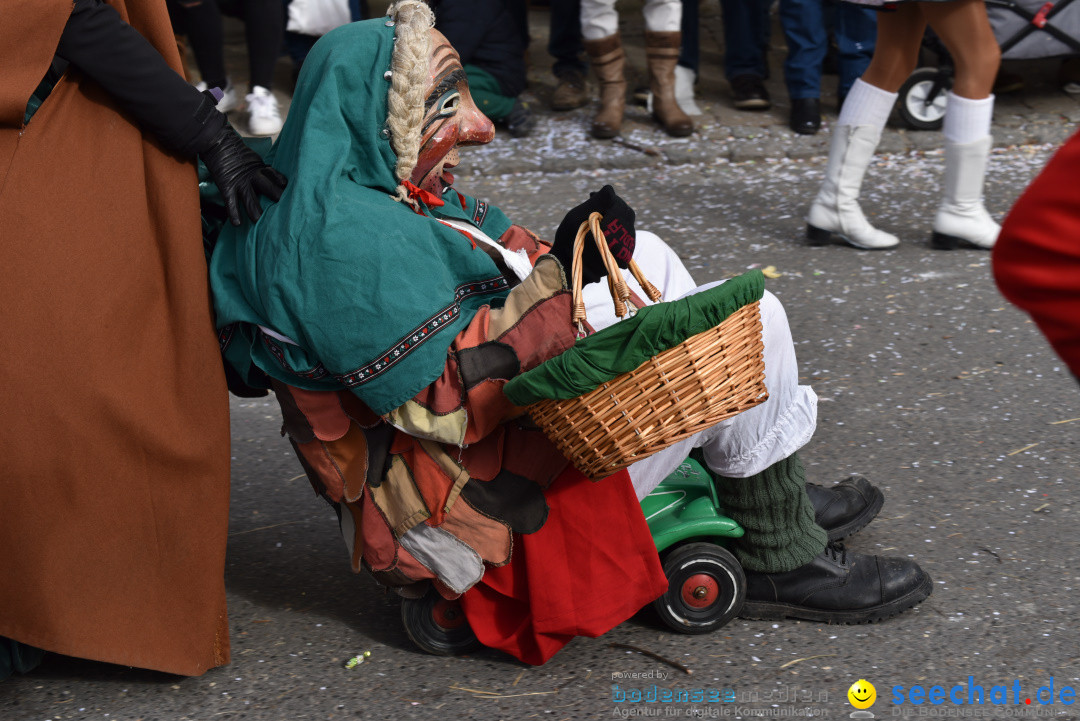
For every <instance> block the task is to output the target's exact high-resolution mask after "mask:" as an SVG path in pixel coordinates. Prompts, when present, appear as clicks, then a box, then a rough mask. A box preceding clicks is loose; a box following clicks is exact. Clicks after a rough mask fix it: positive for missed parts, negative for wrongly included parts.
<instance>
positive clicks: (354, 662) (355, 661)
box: [345, 651, 371, 668]
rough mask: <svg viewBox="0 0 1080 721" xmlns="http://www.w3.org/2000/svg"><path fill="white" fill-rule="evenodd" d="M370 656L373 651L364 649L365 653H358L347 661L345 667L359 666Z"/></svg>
mask: <svg viewBox="0 0 1080 721" xmlns="http://www.w3.org/2000/svg"><path fill="white" fill-rule="evenodd" d="M370 657H371V651H364V652H363V653H358V654H356V655H355V656H353V657H352V658H350V659H349V660H348V661H346V662H345V668H356V667H357V666H359V665H360V664H362V663H363V662H364V660H365V659H367V658H370Z"/></svg>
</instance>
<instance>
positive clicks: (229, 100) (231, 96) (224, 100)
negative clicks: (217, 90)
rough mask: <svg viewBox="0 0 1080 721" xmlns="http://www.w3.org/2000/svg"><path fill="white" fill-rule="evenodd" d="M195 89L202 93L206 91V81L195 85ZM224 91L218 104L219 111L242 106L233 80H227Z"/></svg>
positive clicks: (222, 111)
mask: <svg viewBox="0 0 1080 721" xmlns="http://www.w3.org/2000/svg"><path fill="white" fill-rule="evenodd" d="M195 89H196V90H198V91H199V92H200V93H204V92H206V83H204V82H201V81H200V82H199V83H197V84H196V85H195ZM223 93H224V94H223V95H222V96H221V100H219V101H218V104H217V109H218V112H221V113H227V112H229V111H230V110H235V109H236V108H237V107H239V106H240V96H238V95H237V94H236V88H234V87H233V84H232V82H231V81H229V82H227V84H226V85H225V90H224V91H223Z"/></svg>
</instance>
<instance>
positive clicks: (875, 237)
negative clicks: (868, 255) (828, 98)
mask: <svg viewBox="0 0 1080 721" xmlns="http://www.w3.org/2000/svg"><path fill="white" fill-rule="evenodd" d="M879 140H881V128H879V127H877V126H875V125H837V126H836V127H835V129H834V130H833V137H832V145H831V146H830V147H829V164H828V166H826V168H825V182H824V183H822V185H821V190H819V191H818V194H817V197H816V198H814V203H813V205H811V206H810V213H809V214H808V215H807V217H806V223H807V225H806V237H807V239H808V240H809V241H810V243H811V244H812V245H825V244H826V243H828V242H829V238H830V236H831V234H832V233H836V234H837V235H839V236H840V237H841V238H843V239H844V240H845V241H847V242H848V243H849V244H851V245H853V246H855V247H856V248H863V249H866V250H879V249H883V248H892V247H895V246H896V245H897V244H898V243H899V242H900V241H899V240H898V239H897V238H896V236H895V235H892V234H891V233H886V232H885V231H883V230H878V229H877V228H875V227H874V226H872V225H870V222H869V221H868V220H867V219H866V217H865V216H864V215H863V212H862V209H861V208H860V207H859V189H860V188H861V187H862V181H863V176H864V175H865V174H866V168H867V167H868V166H869V165H870V160H871V159H872V158H873V157H874V151H875V150H876V149H877V145H878V141H879Z"/></svg>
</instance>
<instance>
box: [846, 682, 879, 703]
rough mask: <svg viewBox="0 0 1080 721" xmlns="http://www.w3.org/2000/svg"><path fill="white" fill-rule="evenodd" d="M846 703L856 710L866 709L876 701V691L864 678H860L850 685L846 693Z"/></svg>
mask: <svg viewBox="0 0 1080 721" xmlns="http://www.w3.org/2000/svg"><path fill="white" fill-rule="evenodd" d="M847 697H848V701H850V702H851V705H852V706H854V707H855V708H857V709H868V708H870V707H871V706H873V705H874V702H875V701H877V689H875V688H874V684H872V683H870V682H869V681H867V680H866V679H864V678H860V679H859V680H858V681H856V682H855V683H853V684H851V688H849V689H848V692H847Z"/></svg>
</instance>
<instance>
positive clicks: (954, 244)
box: [930, 230, 990, 250]
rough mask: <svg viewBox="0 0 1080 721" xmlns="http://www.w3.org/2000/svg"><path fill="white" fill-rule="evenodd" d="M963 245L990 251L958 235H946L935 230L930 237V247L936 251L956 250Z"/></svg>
mask: <svg viewBox="0 0 1080 721" xmlns="http://www.w3.org/2000/svg"><path fill="white" fill-rule="evenodd" d="M961 245H963V246H964V247H967V248H977V249H978V250H990V248H987V247H985V246H982V245H979V244H978V243H972V242H971V241H970V240H968V239H967V238H961V237H960V236H958V235H946V234H945V233H939V232H937V231H936V230H935V231H934V232H933V234H931V236H930V247H932V248H933V249H934V250H956V249H957V248H959V247H960V246H961Z"/></svg>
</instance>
